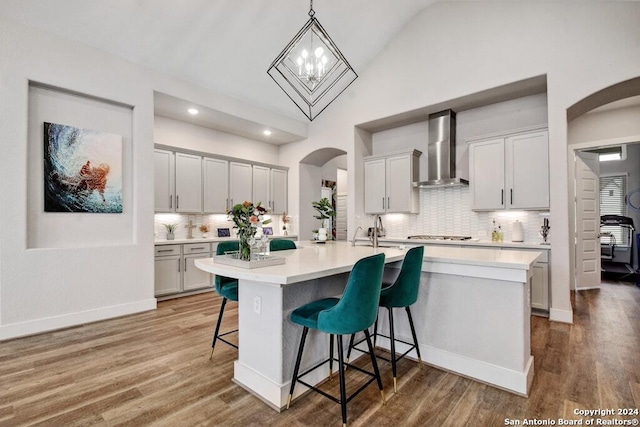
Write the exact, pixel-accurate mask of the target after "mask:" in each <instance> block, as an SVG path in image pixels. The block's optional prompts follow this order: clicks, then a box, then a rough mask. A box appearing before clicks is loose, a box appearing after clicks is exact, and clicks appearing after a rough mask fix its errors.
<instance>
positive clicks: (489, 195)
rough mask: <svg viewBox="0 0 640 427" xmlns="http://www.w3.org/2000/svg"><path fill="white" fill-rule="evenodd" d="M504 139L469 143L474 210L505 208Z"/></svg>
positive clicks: (470, 179) (470, 178)
mask: <svg viewBox="0 0 640 427" xmlns="http://www.w3.org/2000/svg"><path fill="white" fill-rule="evenodd" d="M504 173H505V170H504V139H503V138H499V139H492V140H488V141H482V142H477V143H474V144H469V181H470V184H469V185H470V187H471V189H470V190H471V202H472V206H473V209H474V210H498V209H504V207H505V205H504Z"/></svg>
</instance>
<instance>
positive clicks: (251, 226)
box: [229, 202, 271, 261]
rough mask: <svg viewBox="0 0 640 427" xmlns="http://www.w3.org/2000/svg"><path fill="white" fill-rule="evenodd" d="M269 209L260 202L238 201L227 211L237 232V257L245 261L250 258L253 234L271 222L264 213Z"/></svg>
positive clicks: (254, 240)
mask: <svg viewBox="0 0 640 427" xmlns="http://www.w3.org/2000/svg"><path fill="white" fill-rule="evenodd" d="M268 213H269V210H268V209H267V208H265V207H263V206H262V205H261V203H260V202H258V203H256V204H254V203H252V202H244V203H239V204H237V205H235V206H234V207H233V209H231V210H230V211H229V219H230V220H231V221H233V223H234V226H233V228H235V229H236V232H237V234H238V244H239V255H238V256H239V258H240V259H242V260H245V261H248V260H250V259H251V247H252V246H253V245H255V243H256V239H255V235H256V233H257V232H258V229H261V228H262V226H263V225H267V224H269V223H271V219H270V218H267V217H266V216H265V215H267V214H268Z"/></svg>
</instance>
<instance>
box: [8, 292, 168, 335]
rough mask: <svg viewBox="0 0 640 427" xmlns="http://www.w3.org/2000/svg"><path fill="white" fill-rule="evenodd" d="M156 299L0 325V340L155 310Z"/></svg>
mask: <svg viewBox="0 0 640 427" xmlns="http://www.w3.org/2000/svg"><path fill="white" fill-rule="evenodd" d="M155 309H156V299H155V298H151V299H148V300H143V301H135V302H130V303H126V304H120V305H112V306H109V307H100V308H96V309H93V310H86V311H81V312H77V313H69V314H63V315H61V316H53V317H46V318H43V319H36V320H29V321H27V322H21V323H11V324H8V325H1V326H0V341H4V340H8V339H12V338H19V337H24V336H27V335H34V334H39V333H42V332H48V331H53V330H56V329H62V328H68V327H71V326H78V325H82V324H85V323H91V322H97V321H100V320H106V319H112V318H114V317H121V316H126V315H129V314H135V313H140V312H143V311H149V310H155Z"/></svg>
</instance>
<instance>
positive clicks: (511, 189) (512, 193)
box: [510, 188, 513, 204]
mask: <svg viewBox="0 0 640 427" xmlns="http://www.w3.org/2000/svg"><path fill="white" fill-rule="evenodd" d="M510 203H511V204H513V188H512V189H511V202H510Z"/></svg>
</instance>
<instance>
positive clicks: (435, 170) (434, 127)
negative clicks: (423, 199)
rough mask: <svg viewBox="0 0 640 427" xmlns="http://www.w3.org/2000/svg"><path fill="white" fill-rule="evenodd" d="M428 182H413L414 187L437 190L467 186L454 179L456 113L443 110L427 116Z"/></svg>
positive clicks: (463, 182) (460, 180)
mask: <svg viewBox="0 0 640 427" xmlns="http://www.w3.org/2000/svg"><path fill="white" fill-rule="evenodd" d="M427 157H428V158H427V161H428V165H429V170H428V174H427V177H428V180H427V181H421V182H414V183H413V186H414V187H419V188H438V187H456V186H463V185H469V181H467V180H466V179H462V178H458V177H456V113H455V112H453V111H452V110H444V111H440V112H438V113H433V114H429V141H428V145H427Z"/></svg>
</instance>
